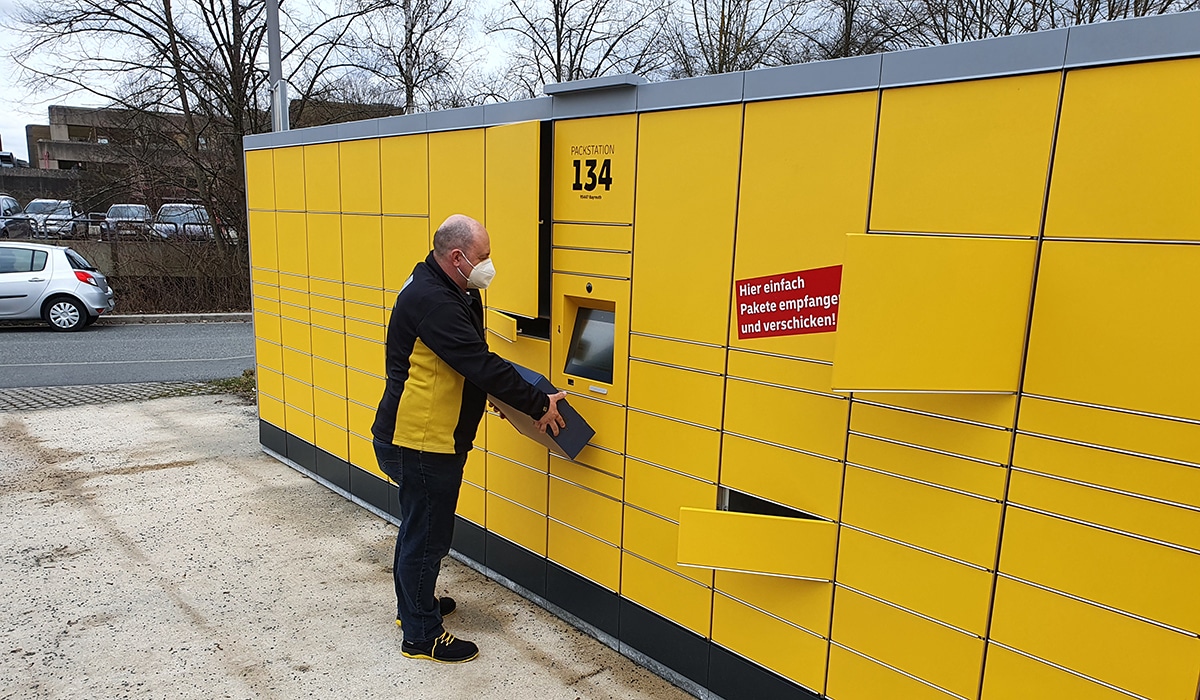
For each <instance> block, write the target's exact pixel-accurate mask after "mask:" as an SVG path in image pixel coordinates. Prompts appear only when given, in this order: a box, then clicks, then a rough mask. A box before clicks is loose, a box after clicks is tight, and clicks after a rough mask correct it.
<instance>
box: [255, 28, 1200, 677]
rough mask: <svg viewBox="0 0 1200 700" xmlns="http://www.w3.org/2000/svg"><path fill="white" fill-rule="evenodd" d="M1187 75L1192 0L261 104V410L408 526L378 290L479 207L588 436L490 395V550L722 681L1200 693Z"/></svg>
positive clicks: (543, 368)
mask: <svg viewBox="0 0 1200 700" xmlns="http://www.w3.org/2000/svg"><path fill="white" fill-rule="evenodd" d="M1198 80H1200V12H1191V13H1175V14H1170V15H1164V16H1159V17H1144V18H1137V19H1132V20H1127V21H1115V22H1105V23H1102V24H1096V25H1083V26H1073V27H1070V28H1069V29H1061V30H1055V31H1049V32H1039V33H1033V34H1025V35H1021V36H1011V37H1000V38H996V39H990V40H987V41H983V42H964V43H960V44H955V45H950V46H939V47H931V48H923V49H917V50H912V51H904V52H898V53H886V54H876V55H872V56H860V57H854V58H849V59H840V60H836V61H819V62H812V63H807V64H803V65H797V66H781V67H776V68H771V69H764V70H754V71H746V72H735V73H727V74H721V75H713V76H704V77H700V78H692V79H687V80H679V81H661V82H657V83H648V82H646V81H645V80H643V79H641V78H639V77H637V76H614V75H606V76H602V77H600V78H595V79H588V80H579V81H572V82H569V83H563V84H558V85H548V86H546V88H545V92H546V96H545V97H541V98H538V99H533V100H522V101H516V102H509V103H503V104H488V105H485V106H479V107H467V108H463V109H455V110H447V111H435V112H430V113H423V114H412V115H403V116H399V117H388V118H385V119H379V120H368V121H366V122H362V123H352V124H339V125H336V126H323V127H315V128H312V129H296V130H293V131H291V132H288V133H282V134H260V135H255V136H251V137H248V138H247V139H246V142H245V147H246V184H247V204H248V220H249V224H248V225H249V246H250V253H251V261H252V265H251V269H252V272H251V282H252V293H253V298H254V311H255V323H256V328H255V347H256V365H257V366H258V368H259V369H258V372H259V395H258V402H259V415H260V441H261V443H262V445H263V447H264V449H265V450H267V451H268V452H269V453H271V454H273V455H275V456H277V457H279V458H280V459H284V460H286V461H288V462H289V463H290V464H292V465H293V466H295V467H297V468H299V469H301V470H304V471H305V472H306V473H308V474H311V475H312V476H313V477H314V478H315V479H317V480H318V481H319V482H320V483H322V484H325V485H327V486H329V487H331V488H334V489H335V490H337V491H338V492H339V493H342V494H344V495H346V496H348V497H350V498H353V499H354V500H355V501H356V502H357V503H360V504H364V505H365V507H367V508H369V509H371V510H372V511H373V512H374V513H376V514H378V515H380V516H382V517H385V518H388V519H389V520H391V521H392V522H397V521H398V519H399V517H400V515H401V514H400V513H399V512H398V507H397V499H396V493H397V492H396V486H395V485H394V484H391V483H390V482H389V481H388V480H387V479H386V478H384V477H383V475H382V474H381V473H380V472H379V470H378V465H377V464H376V459H375V455H374V449H373V446H372V438H371V425H372V422H373V421H374V417H375V410H376V406H377V405H378V401H379V398H380V396H381V394H382V392H383V390H384V387H385V386H386V381H387V380H386V379H385V375H386V370H385V367H384V357H385V341H386V327H387V322H388V319H389V314H390V309H391V306H392V305H393V304H394V302H395V300H396V295H397V293H398V292H399V291H400V289H401V287H402V286H403V285H404V282H405V280H406V279H407V278H408V276H409V274H410V272H411V271H412V269H413V266H414V265H417V264H421V261H423V260H424V258H425V256H426V255H427V253H428V252H429V249H430V244H431V236H432V233H433V232H434V230H436V228H437V226H438V225H439V224H440V223H441V222H442V221H443V220H444V219H445V218H446V216H447V215H449V214H453V213H463V214H467V215H470V216H473V217H475V218H477V219H480V220H481V221H482V222H483V223H484V224H485V225H486V226H487V228H488V229H489V231H490V233H491V240H492V254H493V257H494V258H495V263H496V266H497V269H498V270H499V274H498V276H497V278H496V281H495V282H494V284H493V285H492V286H491V287H490V288H489V289H488V290H487V293H486V294H484V295H483V301H484V325H485V335H486V338H487V341H488V343H489V347H490V348H491V350H492V351H494V352H496V353H497V354H498V355H499V356H501V357H503V358H505V359H507V360H509V361H512V362H514V363H517V364H520V365H523V366H525V367H528V368H530V369H533V370H536V371H537V372H539V373H541V374H543V375H544V376H546V377H548V378H549V380H550V381H551V383H553V384H554V385H555V386H556V387H558V388H560V389H563V390H565V391H567V392H568V394H569V400H570V402H571V405H572V407H573V408H574V409H575V410H577V411H578V412H579V413H580V414H581V415H582V416H583V417H584V418H585V419H586V420H587V422H588V423H589V424H590V425H591V426H592V427H593V428H594V430H595V431H596V432H595V435H594V436H593V437H592V438H591V439H590V441H589V444H588V445H587V446H586V447H584V448H583V450H582V451H581V452H580V453H579V454H578V456H577V457H576V458H575V459H566V458H563V457H560V456H558V455H551V454H549V453H548V452H547V450H546V449H545V448H544V447H543V446H542V445H540V444H538V443H536V442H534V441H531V440H528V439H527V438H525V437H524V436H522V435H519V434H518V433H517V431H515V430H514V429H513V428H512V426H511V425H508V424H506V421H504V420H502V419H501V418H500V416H499V415H497V414H496V413H494V412H489V413H487V414H486V416H485V418H484V420H483V421H482V423H481V425H480V426H479V430H478V432H477V434H476V436H475V440H474V449H472V450H471V453H470V454H469V455H468V458H467V463H466V468H465V471H464V478H463V485H462V490H461V493H460V497H459V501H458V507H457V514H458V518H457V520H456V525H455V531H454V540H453V547H454V549H455V551H456V553H457V556H459V557H461V558H462V559H464V560H468V561H469V562H471V563H472V566H475V567H477V568H478V569H479V570H480V571H482V572H484V573H485V574H487V575H489V576H491V577H493V578H495V579H498V580H502V581H503V582H504V583H505V585H509V586H514V587H515V588H516V589H517V590H518V591H521V592H523V593H526V594H528V595H529V596H530V597H531V598H532V599H534V600H537V601H546V602H548V603H549V604H550V605H551V606H552V609H554V610H556V611H561V612H564V613H565V614H566V615H567V616H568V617H569V619H570V620H571V621H572V622H573V623H575V624H578V625H580V626H582V627H584V628H586V629H587V630H588V631H589V632H591V633H592V634H593V635H594V636H596V637H598V638H600V639H603V640H605V641H606V642H608V643H609V644H610V645H612V646H614V648H618V649H620V650H621V651H623V652H625V653H627V654H629V655H630V656H632V657H634V658H637V659H650V660H652V661H653V665H654V668H655V669H656V670H657V671H658V672H659V673H662V674H663V675H665V676H666V677H668V678H670V679H671V680H673V681H675V682H677V683H678V684H680V686H681V687H684V688H687V689H690V690H692V691H694V692H695V693H696V694H698V695H703V696H705V697H713V698H722V699H723V700H763V698H770V699H771V700H776V699H778V700H814V699H818V698H833V699H834V700H875V699H876V698H903V699H904V700H914V699H915V700H924V699H925V698H929V699H930V700H934V699H936V700H947V699H949V698H962V699H964V700H1008V699H1011V698H1021V699H1022V700H1024V699H1025V698H1054V699H1055V700H1057V699H1059V698H1081V699H1083V698H1087V699H1091V698H1098V699H1099V698H1102V699H1104V700H1110V699H1116V698H1154V699H1155V700H1158V699H1159V698H1162V699H1165V700H1197V692H1198V685H1197V683H1198V682H1200V607H1198V606H1197V596H1196V595H1195V588H1196V586H1195V580H1196V578H1197V576H1198V575H1200V535H1197V532H1200V526H1198V522H1200V520H1198V519H1200V476H1197V475H1200V403H1198V402H1197V401H1196V395H1197V392H1198V391H1200V363H1197V362H1196V361H1195V359H1196V357H1197V356H1200V346H1197V343H1198V342H1200V336H1197V328H1200V324H1197V323H1195V322H1194V320H1195V319H1200V287H1197V279H1200V278H1198V276H1197V275H1196V274H1195V271H1196V270H1197V269H1198V265H1200V259H1197V256H1198V251H1200V246H1197V245H1196V242H1197V241H1200V233H1198V232H1197V227H1196V224H1197V222H1198V221H1200V197H1197V196H1195V194H1196V184H1197V182H1198V180H1197V178H1198V177H1200V175H1198V173H1200V130H1197V129H1195V128H1194V125H1195V124H1196V123H1197V119H1198V118H1200V98H1198V97H1197V95H1198V94H1200V92H1198V91H1197V89H1198V86H1200V83H1198V82H1197V81H1198ZM1147 125H1150V126H1147ZM387 595H389V591H387V590H382V589H381V591H380V596H381V599H380V603H381V605H385V604H387V600H386V596H387ZM452 631H454V632H457V631H458V630H456V629H453V626H452Z"/></svg>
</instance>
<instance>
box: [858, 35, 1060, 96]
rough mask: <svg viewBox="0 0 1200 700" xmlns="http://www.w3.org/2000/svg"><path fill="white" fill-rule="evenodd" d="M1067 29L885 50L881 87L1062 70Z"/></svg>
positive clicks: (880, 80)
mask: <svg viewBox="0 0 1200 700" xmlns="http://www.w3.org/2000/svg"><path fill="white" fill-rule="evenodd" d="M1066 55H1067V30H1066V29H1052V30H1050V31H1045V32H1034V33H1033V34H1018V35H1015V36H1006V37H997V38H995V39H984V40H982V41H968V42H964V43H961V44H949V45H946V46H933V47H930V48H924V49H910V50H908V51H897V52H896V53H887V54H883V71H882V72H881V73H880V79H879V85H880V87H884V88H889V87H901V86H905V85H927V84H931V83H944V82H950V81H958V80H972V79H975V78H992V77H998V76H1004V75H1021V74H1024V73H1043V72H1046V71H1056V70H1062V67H1063V61H1064V59H1065V58H1066Z"/></svg>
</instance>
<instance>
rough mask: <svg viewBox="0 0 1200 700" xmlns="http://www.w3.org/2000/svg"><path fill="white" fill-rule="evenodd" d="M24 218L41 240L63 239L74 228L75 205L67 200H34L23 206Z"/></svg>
mask: <svg viewBox="0 0 1200 700" xmlns="http://www.w3.org/2000/svg"><path fill="white" fill-rule="evenodd" d="M25 217H26V218H28V219H29V221H30V223H31V224H33V232H34V235H36V236H40V237H42V238H52V237H53V238H65V237H68V236H70V235H71V234H72V233H73V232H74V230H75V228H76V222H75V204H74V202H71V201H70V200H67V199H35V200H33V201H32V202H30V203H29V204H26V205H25Z"/></svg>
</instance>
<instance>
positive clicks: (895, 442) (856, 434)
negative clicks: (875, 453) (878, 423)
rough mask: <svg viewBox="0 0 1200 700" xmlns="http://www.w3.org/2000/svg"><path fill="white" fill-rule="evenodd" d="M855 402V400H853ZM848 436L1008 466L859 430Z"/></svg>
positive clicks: (1002, 466) (851, 432)
mask: <svg viewBox="0 0 1200 700" xmlns="http://www.w3.org/2000/svg"><path fill="white" fill-rule="evenodd" d="M855 401H856V402H857V399H855ZM849 434H850V435H852V436H854V437H860V438H866V439H868V440H877V441H879V442H886V443H888V444H891V445H899V446H900V447H911V448H912V449H914V450H921V451H922V452H932V453H934V454H939V455H943V456H946V457H955V458H957V459H964V460H967V461H968V462H975V463H976V464H986V465H987V466H989V467H1000V468H1001V469H1004V468H1006V467H1007V466H1008V465H1006V464H1004V463H1003V462H993V461H992V460H989V459H983V458H982V457H973V456H971V455H964V454H959V453H958V452H951V451H949V450H942V449H938V448H936V447H929V446H927V445H918V444H916V443H914V442H905V441H903V440H897V439H895V438H888V437H883V436H882V435H872V434H871V433H864V432H861V431H859V430H850V431H849Z"/></svg>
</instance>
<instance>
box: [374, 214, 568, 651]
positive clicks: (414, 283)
mask: <svg viewBox="0 0 1200 700" xmlns="http://www.w3.org/2000/svg"><path fill="white" fill-rule="evenodd" d="M491 255H492V246H491V242H490V240H489V238H488V233H487V231H486V230H485V229H484V228H483V225H482V224H480V223H479V222H478V221H475V220H474V219H471V218H470V217H466V216H462V215H457V214H456V215H454V216H451V217H450V218H448V219H446V221H445V222H444V223H443V224H442V225H441V226H439V227H438V229H437V231H436V232H435V233H434V234H433V252H431V253H430V254H429V256H428V257H427V258H425V261H424V262H421V263H418V264H417V266H416V267H415V268H413V272H412V275H411V276H410V277H409V278H408V280H407V281H406V282H405V283H404V286H403V288H401V290H400V294H399V296H397V297H396V304H395V306H394V307H393V308H392V318H391V322H390V323H389V324H388V332H387V388H386V389H385V390H384V394H383V399H382V400H381V401H380V402H379V410H378V411H377V413H376V415H375V424H374V426H373V427H372V433H373V434H374V437H375V455H376V458H377V459H378V460H379V467H380V469H382V470H383V472H384V473H385V474H387V475H388V476H389V477H391V478H392V480H393V481H395V482H396V483H397V484H398V485H399V486H400V513H401V519H402V520H401V523H400V532H399V534H398V535H397V536H396V555H395V559H394V562H393V572H394V578H395V584H396V609H397V615H396V624H398V625H400V626H401V629H403V631H404V641H403V642H402V644H401V646H400V651H401V653H402V654H404V656H407V657H409V658H414V659H432V660H434V661H440V662H443V663H462V662H465V661H470V660H471V659H473V658H475V657H476V656H477V655H478V654H479V648H478V647H477V646H476V645H475V644H473V643H471V642H468V641H466V640H463V639H457V638H455V637H454V635H452V634H450V633H449V632H447V631H446V630H445V629H444V628H443V627H442V617H443V616H445V615H448V614H449V613H451V612H453V611H454V608H455V602H454V600H453V599H451V598H448V597H444V596H443V597H442V598H440V599H439V598H435V597H434V595H433V590H434V585H435V584H436V583H437V577H438V572H439V571H440V570H441V563H442V559H443V558H444V557H445V556H446V555H447V554H448V553H449V552H450V541H451V538H452V536H453V534H454V511H455V509H456V507H457V505H458V491H459V488H460V486H461V485H462V475H463V465H464V464H465V463H466V461H467V453H468V452H470V450H471V443H472V441H473V440H474V439H475V431H476V429H477V428H478V427H479V421H480V419H481V418H483V409H484V403H485V402H486V400H487V395H488V394H491V395H493V396H495V397H496V398H498V399H501V400H503V401H504V402H505V403H507V404H508V405H510V406H512V407H514V408H516V409H518V410H521V411H524V412H525V413H528V414H529V415H530V416H531V417H532V418H534V419H535V420H537V426H538V428H539V429H540V430H542V431H543V432H544V431H545V430H546V429H547V428H549V429H550V430H551V431H552V432H553V433H554V434H555V435H557V434H558V429H559V428H560V427H563V426H565V424H566V423H565V421H564V420H563V418H562V416H561V415H559V412H558V407H557V404H558V402H559V400H561V399H562V398H563V397H564V396H566V392H559V393H557V394H552V395H547V394H545V393H544V392H542V391H539V390H538V389H537V388H535V387H534V386H533V385H531V384H529V383H528V382H526V381H525V380H524V379H522V378H521V375H520V374H518V373H517V371H516V370H515V369H513V367H512V365H510V364H508V362H506V361H505V360H503V359H501V358H500V357H499V356H497V355H495V354H494V353H492V352H490V351H489V350H488V347H487V340H486V339H485V336H484V330H483V304H482V302H481V300H480V296H479V291H478V290H480V289H486V288H487V286H488V285H489V284H490V283H491V281H492V277H493V276H494V275H495V268H494V267H493V265H492V260H491Z"/></svg>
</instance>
